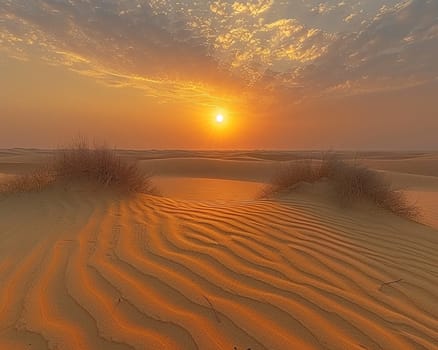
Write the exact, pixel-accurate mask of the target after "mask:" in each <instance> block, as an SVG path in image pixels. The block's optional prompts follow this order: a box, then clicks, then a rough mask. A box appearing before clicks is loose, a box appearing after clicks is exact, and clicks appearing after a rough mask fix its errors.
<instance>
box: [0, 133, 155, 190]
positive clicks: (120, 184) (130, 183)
mask: <svg viewBox="0 0 438 350" xmlns="http://www.w3.org/2000/svg"><path fill="white" fill-rule="evenodd" d="M78 181H81V182H88V183H91V184H93V185H100V186H104V187H108V188H111V189H115V190H119V191H121V192H125V193H147V194H157V193H158V192H157V190H156V188H155V187H154V186H153V185H152V182H151V176H150V175H148V174H145V173H143V172H142V171H141V170H140V169H139V168H138V167H137V165H136V164H135V163H128V162H126V161H124V160H122V159H121V158H120V157H119V156H118V155H117V153H116V151H115V150H111V149H109V148H106V147H94V148H91V147H90V146H89V145H88V143H87V142H86V141H85V140H78V141H75V142H74V143H73V144H72V145H71V146H70V147H68V148H65V149H62V150H59V151H57V152H56V155H55V157H54V159H53V161H52V162H51V163H50V164H49V165H47V166H46V167H44V169H43V170H38V171H35V172H33V173H30V174H26V175H20V176H17V177H15V178H14V179H12V180H10V181H7V182H6V183H5V184H3V185H2V187H0V191H1V192H3V193H16V192H31V191H40V190H42V189H43V188H45V187H47V186H49V185H51V184H54V183H64V184H65V183H72V182H78Z"/></svg>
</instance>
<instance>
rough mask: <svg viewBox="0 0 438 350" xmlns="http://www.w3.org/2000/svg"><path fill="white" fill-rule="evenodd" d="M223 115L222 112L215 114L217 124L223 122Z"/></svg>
mask: <svg viewBox="0 0 438 350" xmlns="http://www.w3.org/2000/svg"><path fill="white" fill-rule="evenodd" d="M224 120H225V119H224V116H223V115H222V114H218V115H217V116H216V123H219V124H221V123H223V122H224Z"/></svg>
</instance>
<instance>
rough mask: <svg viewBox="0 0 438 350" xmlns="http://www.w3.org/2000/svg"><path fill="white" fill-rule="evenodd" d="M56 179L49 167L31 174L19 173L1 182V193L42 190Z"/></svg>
mask: <svg viewBox="0 0 438 350" xmlns="http://www.w3.org/2000/svg"><path fill="white" fill-rule="evenodd" d="M54 181H55V176H54V174H53V172H52V171H51V170H50V169H49V168H43V169H40V170H36V171H34V172H32V173H29V174H23V175H17V176H15V177H13V178H12V179H10V180H8V181H6V182H5V183H2V184H0V193H4V194H12V193H23V192H36V191H41V190H42V189H44V188H45V187H47V186H49V185H51V184H52V183H53V182H54Z"/></svg>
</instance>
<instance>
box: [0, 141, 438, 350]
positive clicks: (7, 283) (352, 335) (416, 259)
mask: <svg viewBox="0 0 438 350" xmlns="http://www.w3.org/2000/svg"><path fill="white" fill-rule="evenodd" d="M52 153H53V152H52V151H44V150H25V149H8V150H1V151H0V181H7V180H8V179H10V178H11V177H14V176H16V175H19V174H23V173H26V172H28V171H31V170H33V169H36V168H38V167H39V166H40V165H41V164H43V163H44V162H45V161H46V160H47V159H48V158H50V157H51V156H52ZM118 153H119V154H120V156H121V157H122V158H124V159H127V160H130V161H136V162H137V164H138V166H139V167H140V168H141V169H142V170H144V171H145V172H152V173H153V175H154V177H153V181H154V183H155V185H156V186H157V188H158V189H159V191H160V193H161V195H160V196H153V195H146V194H144V195H142V194H139V195H136V196H134V197H129V198H125V197H123V196H120V195H118V194H114V193H112V192H111V191H102V190H99V189H95V188H93V187H81V186H79V187H75V186H71V187H59V186H58V187H54V188H48V189H45V190H43V191H40V192H35V193H19V194H11V195H3V196H1V197H0V243H1V244H0V349H2V350H3V349H5V350H9V349H11V350H12V349H38V350H45V349H62V350H64V349H65V350H79V349H96V350H97V349H103V350H106V349H108V350H125V349H126V350H128V349H129V350H130V349H151V350H155V349H157V350H158V349H182V350H183V349H184V350H185V349H187V350H189V349H190V350H191V349H199V350H216V349H218V350H236V349H237V350H248V349H251V350H261V349H266V350H293V349H297V350H307V349H334V350H335V349H336V350H341V349H345V350H364V349H368V350H374V349H376V350H377V349H380V350H382V349H384V350H405V349H429V350H433V349H438V254H437V252H438V153H432V152H362V153H360V154H355V153H352V152H342V153H340V157H342V158H345V159H353V158H357V159H359V161H360V162H361V163H362V164H364V165H366V166H367V167H370V168H372V169H375V170H378V171H380V172H383V173H384V174H385V176H387V177H388V178H389V179H390V180H391V181H392V183H393V184H394V186H396V187H397V188H399V189H401V190H403V191H404V192H405V193H406V195H407V196H408V198H409V200H410V201H412V202H413V203H415V204H416V205H417V206H418V207H419V208H420V210H421V217H420V218H419V222H413V221H409V220H407V219H404V218H400V217H397V216H396V215H394V214H391V213H389V212H386V211H385V210H382V209H380V208H376V207H374V206H372V205H369V204H367V203H358V204H357V205H354V206H351V207H341V206H339V205H338V203H337V202H336V201H335V200H334V199H333V198H332V194H331V192H330V189H329V188H328V187H327V186H326V184H324V183H320V184H313V185H312V184H302V185H301V186H300V187H299V188H298V189H296V190H295V191H294V192H293V193H290V194H282V195H277V196H273V197H270V198H263V199H260V198H258V194H259V193H260V191H261V190H262V189H263V187H264V186H265V185H266V183H267V182H269V181H270V178H271V177H272V176H273V173H274V171H275V169H276V168H277V167H278V166H279V164H281V163H284V162H287V161H291V160H295V159H305V158H313V157H317V156H318V155H317V152H313V153H312V152H286V151H282V152H280V151H278V152H274V151H269V152H268V151H239V152H238V151H234V152H233V151H223V152H213V151H199V152H197V151H118Z"/></svg>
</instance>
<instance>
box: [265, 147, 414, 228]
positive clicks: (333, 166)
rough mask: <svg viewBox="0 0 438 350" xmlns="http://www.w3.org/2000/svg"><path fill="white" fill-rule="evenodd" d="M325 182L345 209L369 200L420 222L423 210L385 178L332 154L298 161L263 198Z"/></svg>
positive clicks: (279, 174)
mask: <svg viewBox="0 0 438 350" xmlns="http://www.w3.org/2000/svg"><path fill="white" fill-rule="evenodd" d="M323 179H328V180H329V181H330V182H331V183H332V184H333V185H334V188H335V190H336V194H337V195H338V198H339V201H340V203H341V204H342V205H344V206H347V205H351V204H353V203H355V202H359V201H362V200H368V201H371V202H372V203H374V204H375V205H377V206H378V207H381V208H384V209H386V210H389V211H391V212H392V213H394V214H396V215H399V216H401V217H405V218H408V219H411V220H416V219H418V218H419V214H420V212H419V209H418V208H417V207H416V206H415V205H411V204H410V203H409V202H408V201H407V199H406V197H405V196H404V194H403V193H402V192H400V191H397V190H396V189H394V188H393V187H392V185H391V184H390V183H389V182H388V181H387V179H386V178H385V177H384V175H383V174H381V173H379V172H377V171H375V170H371V169H368V168H365V167H362V166H360V165H358V164H357V163H354V164H350V163H347V162H345V161H342V160H340V159H338V158H337V157H336V156H335V155H334V154H332V153H329V154H326V155H324V156H323V158H322V160H321V161H320V162H312V161H311V160H307V161H295V162H292V163H290V164H288V165H287V166H285V167H282V168H281V169H280V170H279V171H278V172H277V174H276V175H275V176H274V177H273V179H272V181H271V184H270V185H269V186H267V187H266V188H265V189H264V190H263V191H262V194H261V197H267V196H270V195H273V194H275V193H280V192H287V191H292V190H293V189H294V188H295V187H296V186H297V185H298V184H300V183H302V182H307V183H315V182H318V181H321V180H323Z"/></svg>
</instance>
